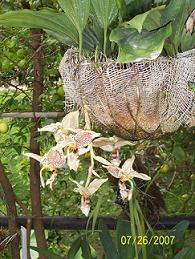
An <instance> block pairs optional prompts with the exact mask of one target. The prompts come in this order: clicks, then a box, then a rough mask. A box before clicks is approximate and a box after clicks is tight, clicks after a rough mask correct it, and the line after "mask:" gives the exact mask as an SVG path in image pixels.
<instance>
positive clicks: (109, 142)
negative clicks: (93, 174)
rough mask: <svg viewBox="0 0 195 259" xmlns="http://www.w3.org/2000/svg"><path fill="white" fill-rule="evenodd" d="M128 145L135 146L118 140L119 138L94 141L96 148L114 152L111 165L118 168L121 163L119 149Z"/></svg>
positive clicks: (120, 139)
mask: <svg viewBox="0 0 195 259" xmlns="http://www.w3.org/2000/svg"><path fill="white" fill-rule="evenodd" d="M126 145H133V143H131V142H130V141H127V140H124V139H122V138H118V137H117V136H113V137H110V138H98V139H95V140H94V141H93V146H94V147H99V148H101V149H102V150H104V151H107V152H112V160H111V163H112V164H113V165H116V166H119V165H120V163H121V161H120V156H119V149H120V148H121V147H123V146H126Z"/></svg>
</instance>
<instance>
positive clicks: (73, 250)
mask: <svg viewBox="0 0 195 259" xmlns="http://www.w3.org/2000/svg"><path fill="white" fill-rule="evenodd" d="M80 247H81V237H78V238H77V239H76V240H75V241H74V242H73V243H72V245H71V247H70V249H69V251H68V255H67V257H68V259H73V258H74V257H75V255H76V254H77V252H78V250H79V248H80Z"/></svg>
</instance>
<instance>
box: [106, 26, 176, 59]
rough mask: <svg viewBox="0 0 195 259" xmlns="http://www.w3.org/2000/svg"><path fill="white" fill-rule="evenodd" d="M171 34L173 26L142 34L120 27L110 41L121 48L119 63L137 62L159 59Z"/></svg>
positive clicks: (112, 34)
mask: <svg viewBox="0 0 195 259" xmlns="http://www.w3.org/2000/svg"><path fill="white" fill-rule="evenodd" d="M171 32H172V30H171V24H168V25H166V26H165V27H163V28H160V29H157V30H154V31H151V32H148V31H142V33H139V32H138V31H137V30H136V29H132V28H123V27H118V28H116V29H114V30H113V31H112V32H111V35H110V40H111V41H114V42H116V43H117V44H118V46H119V55H118V58H117V60H118V61H119V62H121V63H127V62H135V61H141V60H143V59H155V58H157V57H158V56H159V55H160V54H161V51H162V49H163V45H164V41H165V39H166V38H167V37H169V36H170V34H171ZM140 42H141V44H140Z"/></svg>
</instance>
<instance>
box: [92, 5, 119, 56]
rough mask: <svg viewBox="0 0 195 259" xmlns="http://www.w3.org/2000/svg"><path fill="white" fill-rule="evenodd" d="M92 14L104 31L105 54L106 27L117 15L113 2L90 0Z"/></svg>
mask: <svg viewBox="0 0 195 259" xmlns="http://www.w3.org/2000/svg"><path fill="white" fill-rule="evenodd" d="M91 2H92V5H93V8H94V12H95V14H96V16H97V18H98V21H99V23H100V25H101V27H102V28H103V29H104V53H105V54H106V45H107V31H108V27H109V25H110V24H111V22H112V21H113V20H114V18H115V17H116V15H117V7H116V3H115V0H98V1H97V0H91Z"/></svg>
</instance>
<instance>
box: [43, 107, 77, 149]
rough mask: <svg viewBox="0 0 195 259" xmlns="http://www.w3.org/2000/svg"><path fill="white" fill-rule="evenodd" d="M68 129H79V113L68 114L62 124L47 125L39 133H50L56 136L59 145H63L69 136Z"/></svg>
mask: <svg viewBox="0 0 195 259" xmlns="http://www.w3.org/2000/svg"><path fill="white" fill-rule="evenodd" d="M68 129H74V130H75V129H79V111H74V112H70V113H68V114H67V115H66V116H65V117H64V118H63V120H62V121H61V122H56V123H51V124H50V125H46V126H44V127H43V128H41V129H38V131H39V132H42V131H49V132H52V133H53V134H54V137H55V140H56V142H57V143H58V144H60V143H63V142H64V141H65V139H66V137H67V136H68V135H69V130H68Z"/></svg>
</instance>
